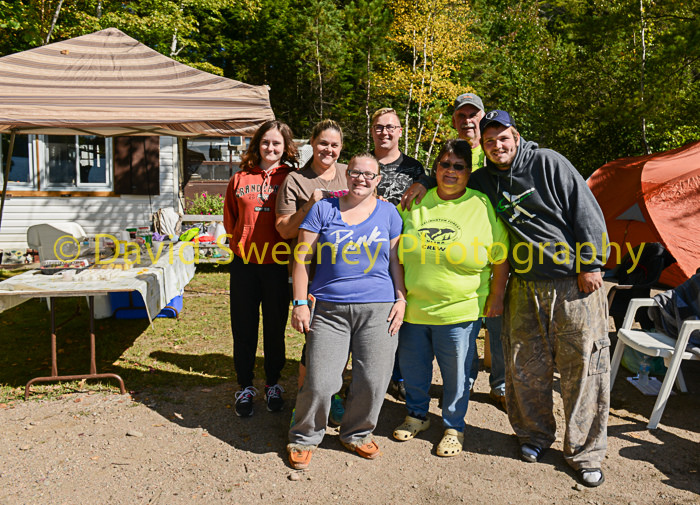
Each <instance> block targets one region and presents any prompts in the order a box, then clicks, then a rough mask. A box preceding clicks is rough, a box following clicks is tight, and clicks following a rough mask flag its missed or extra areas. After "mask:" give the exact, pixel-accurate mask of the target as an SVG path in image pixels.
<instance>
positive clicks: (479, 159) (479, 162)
mask: <svg viewBox="0 0 700 505" xmlns="http://www.w3.org/2000/svg"><path fill="white" fill-rule="evenodd" d="M484 166H486V153H484V149H483V148H482V147H481V144H479V145H478V146H476V147H474V148H473V149H472V172H474V171H476V170H479V169H480V168H481V167H484Z"/></svg>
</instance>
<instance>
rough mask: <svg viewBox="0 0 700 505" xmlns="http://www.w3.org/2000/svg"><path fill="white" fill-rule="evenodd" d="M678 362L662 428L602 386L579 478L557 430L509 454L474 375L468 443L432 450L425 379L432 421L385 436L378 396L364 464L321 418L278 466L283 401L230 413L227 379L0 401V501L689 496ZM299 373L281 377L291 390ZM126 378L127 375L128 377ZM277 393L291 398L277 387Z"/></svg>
mask: <svg viewBox="0 0 700 505" xmlns="http://www.w3.org/2000/svg"><path fill="white" fill-rule="evenodd" d="M695 364H696V363H689V364H688V365H690V366H689V367H688V371H686V381H687V382H688V384H689V388H690V389H691V393H690V394H684V395H681V394H677V395H674V396H673V397H672V398H671V400H670V401H669V404H668V406H667V408H666V411H665V414H664V417H663V418H662V424H661V425H660V427H659V429H657V430H655V431H649V430H647V429H646V422H647V418H646V416H648V415H649V414H650V412H651V408H652V406H653V402H654V398H652V397H644V396H642V395H641V394H640V393H638V392H637V390H636V389H634V388H633V387H632V386H630V385H629V384H628V383H627V381H625V379H624V377H625V376H627V375H629V374H628V373H626V372H625V371H624V370H623V371H621V373H620V374H619V377H618V381H617V384H616V387H615V390H614V391H613V402H612V403H613V405H612V406H613V408H612V410H611V415H610V423H609V450H608V456H607V459H606V461H605V466H604V470H605V474H606V483H605V484H604V485H603V486H601V487H599V488H596V489H588V488H583V487H581V486H580V485H577V484H576V481H575V480H574V476H573V472H572V471H571V470H570V469H569V468H568V466H567V465H566V464H565V463H564V460H563V458H562V455H561V438H562V434H563V432H562V429H563V426H562V424H563V423H562V422H561V421H562V404H561V399H560V398H559V396H558V394H555V409H556V415H557V419H558V421H559V427H560V433H559V437H558V441H557V443H556V444H555V445H554V447H553V450H550V451H549V452H548V453H547V454H546V455H545V457H544V459H543V460H542V462H541V463H539V464H527V463H524V462H521V461H520V460H519V459H517V458H516V449H517V444H516V440H515V438H514V436H513V435H512V431H511V429H510V425H509V424H508V420H507V417H506V415H505V413H504V412H503V411H501V410H499V409H498V408H497V407H496V406H495V405H494V404H493V403H492V402H491V401H490V399H489V398H488V378H487V375H486V374H485V373H483V372H481V373H480V374H479V379H478V381H477V384H476V393H475V394H474V395H473V397H472V401H471V402H470V407H469V412H468V414H467V423H468V426H467V430H466V433H465V435H466V436H465V439H466V442H465V450H464V452H463V453H462V454H460V455H459V456H457V457H454V458H439V457H437V456H435V446H436V445H437V443H438V442H439V440H440V437H441V435H442V429H441V425H440V421H439V417H438V415H439V410H438V400H437V397H438V396H439V394H440V378H439V375H437V374H436V376H435V378H434V381H433V384H434V386H433V393H434V394H433V396H434V398H433V401H432V403H431V414H432V416H431V419H432V423H433V426H432V427H431V428H430V429H429V430H428V431H427V432H425V433H422V434H421V435H419V437H418V438H417V439H415V440H413V441H409V442H404V443H399V442H396V441H394V440H393V439H392V438H391V432H392V430H393V428H394V427H395V426H397V425H398V424H400V422H401V421H402V420H403V417H404V415H405V410H404V407H403V405H402V404H401V403H399V402H397V401H396V400H394V399H393V397H391V396H388V395H387V397H386V401H385V405H384V409H383V411H382V415H381V417H380V424H379V426H378V428H377V430H376V432H375V439H376V441H377V443H378V444H379V446H380V447H381V449H382V452H383V454H382V456H381V457H380V458H379V459H378V460H375V461H366V460H363V459H361V458H359V457H358V456H356V455H354V454H351V453H350V452H348V451H346V450H344V449H343V448H342V446H341V445H340V443H339V441H338V436H337V431H336V430H335V429H332V428H329V429H328V431H327V436H326V438H325V439H324V441H323V444H322V445H321V447H320V448H319V450H318V451H317V452H316V453H315V454H314V456H313V460H312V462H311V468H310V469H309V470H307V471H304V472H296V471H293V470H291V469H290V468H289V466H288V465H287V462H286V453H285V444H286V430H287V426H288V423H289V415H290V410H291V408H290V406H287V408H286V409H285V411H284V412H282V413H274V414H273V413H270V412H267V410H266V409H265V408H264V406H263V403H262V400H261V399H260V397H258V398H257V400H258V401H257V403H256V412H255V415H254V416H253V417H252V418H248V419H241V418H238V417H236V416H235V415H234V413H233V409H232V406H233V393H234V386H233V385H225V386H219V387H215V388H194V389H181V388H177V387H174V388H172V389H170V390H168V391H165V392H163V391H160V392H159V394H158V395H157V397H156V395H155V394H154V393H153V392H150V391H141V392H138V393H132V394H130V395H124V396H122V395H113V394H107V393H94V394H91V393H75V394H71V395H66V396H64V397H62V398H60V399H57V400H55V399H54V400H38V401H37V400H30V401H28V402H17V403H15V404H13V405H9V406H8V405H0V423H1V424H2V426H3V429H4V436H3V443H2V444H1V446H0V503H1V504H71V505H72V504H83V503H84V504H103V503H104V504H114V505H118V504H128V505H134V504H147V503H151V504H153V503H160V504H177V503H187V504H191V503H206V504H208V503H228V504H230V503H234V504H238V503H240V504H248V503H283V502H284V503H290V504H297V503H299V504H302V503H303V504H327V503H343V504H358V503H361V504H365V503H367V504H370V503H372V504H373V503H377V504H405V503H412V504H421V503H448V504H449V503H490V504H501V503H503V504H510V503H512V504H518V505H520V504H529V503H533V504H535V503H536V504H541V503H552V504H559V503H582V504H615V505H618V504H629V505H632V504H638V505H642V504H652V503H653V504H690V503H695V504H697V503H700V494H699V493H700V475H698V471H699V469H700V395H698V394H697V393H698V384H699V383H700V367H697V366H692V365H695ZM295 381H296V377H290V378H288V379H287V381H286V382H285V383H283V385H284V386H285V388H286V389H287V391H292V390H294V387H293V384H294V382H295ZM127 386H128V385H127ZM287 398H288V403H291V402H292V401H293V397H292V396H291V395H288V397H287Z"/></svg>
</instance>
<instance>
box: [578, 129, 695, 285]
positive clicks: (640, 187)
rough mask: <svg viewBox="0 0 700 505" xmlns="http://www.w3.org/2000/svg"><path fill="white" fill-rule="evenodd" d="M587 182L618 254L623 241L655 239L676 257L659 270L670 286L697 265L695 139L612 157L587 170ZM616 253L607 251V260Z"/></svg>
mask: <svg viewBox="0 0 700 505" xmlns="http://www.w3.org/2000/svg"><path fill="white" fill-rule="evenodd" d="M588 186H589V187H590V188H591V191H592V192H593V194H594V195H595V197H596V199H597V200H598V203H599V204H600V207H601V209H602V210H603V215H604V216H605V222H606V225H607V228H608V236H609V240H610V242H616V243H618V244H620V245H621V249H622V255H624V254H625V253H626V252H627V248H626V247H625V246H624V244H625V243H628V242H629V244H630V247H635V246H637V245H639V244H641V243H642V242H661V243H662V244H663V245H664V246H665V247H666V249H667V250H668V251H669V252H670V253H671V254H672V255H673V256H674V258H676V260H677V263H675V264H674V265H671V266H670V267H668V268H667V269H666V270H665V271H664V273H663V274H662V275H661V279H660V280H661V282H663V283H664V284H668V285H670V286H678V285H679V284H681V283H683V282H684V281H686V280H687V279H689V278H690V276H692V275H693V274H694V273H695V271H696V270H697V269H698V268H699V267H700V142H695V143H692V144H688V145H686V146H684V147H681V148H678V149H674V150H672V151H666V152H662V153H655V154H650V155H647V156H639V157H634V158H623V159H619V160H616V161H612V162H610V163H608V164H606V165H604V166H602V167H601V168H599V169H598V170H596V171H595V172H594V173H593V175H591V177H590V178H589V179H588ZM616 259H617V257H616V255H615V254H611V256H610V260H609V261H608V265H607V266H609V267H613V266H615V264H616Z"/></svg>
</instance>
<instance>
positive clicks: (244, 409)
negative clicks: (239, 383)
mask: <svg viewBox="0 0 700 505" xmlns="http://www.w3.org/2000/svg"><path fill="white" fill-rule="evenodd" d="M257 394H258V390H257V389H255V388H254V387H253V386H248V387H246V388H243V389H241V390H240V391H236V395H235V396H236V415H237V416H238V417H250V416H252V415H253V397H254V396H255V395H257Z"/></svg>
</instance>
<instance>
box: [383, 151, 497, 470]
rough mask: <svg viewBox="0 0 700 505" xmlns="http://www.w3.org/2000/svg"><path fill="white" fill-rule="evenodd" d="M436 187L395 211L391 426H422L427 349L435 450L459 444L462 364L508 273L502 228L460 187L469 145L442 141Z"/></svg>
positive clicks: (400, 435)
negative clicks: (397, 397) (402, 409)
mask: <svg viewBox="0 0 700 505" xmlns="http://www.w3.org/2000/svg"><path fill="white" fill-rule="evenodd" d="M433 173H434V174H435V176H436V178H437V188H434V189H431V190H430V191H428V193H427V194H426V195H425V197H424V198H423V200H422V201H421V203H420V204H419V205H415V204H414V205H413V206H412V208H411V210H406V211H401V210H400V213H401V217H402V219H403V222H404V230H403V235H402V240H401V244H400V246H399V257H400V259H401V261H402V263H403V265H404V269H405V281H406V289H407V301H408V304H407V307H406V314H405V317H404V325H403V326H402V328H401V332H400V335H399V363H400V366H401V372H402V373H403V375H404V381H405V384H406V408H407V410H408V416H406V420H405V421H404V423H403V424H401V425H400V426H399V427H398V428H396V430H394V438H396V439H397V440H410V439H412V438H413V437H415V436H416V435H417V434H418V433H419V432H421V431H424V430H426V429H428V427H429V425H430V421H429V420H428V419H427V414H428V407H429V403H430V396H429V394H428V390H429V388H430V383H431V379H432V369H433V365H432V363H433V356H434V357H435V358H437V361H438V365H439V366H440V372H441V374H442V379H443V401H442V419H443V424H444V425H445V428H446V429H445V434H444V436H443V438H442V440H441V441H440V443H439V445H438V447H437V454H438V456H454V455H457V454H459V453H460V452H461V451H462V445H463V442H464V426H465V423H464V417H465V415H466V413H467V405H468V403H469V371H470V366H471V363H472V359H473V357H474V353H475V352H476V337H477V335H478V333H479V329H480V327H481V320H480V318H481V317H482V316H487V317H492V316H497V315H500V314H502V313H503V296H504V293H505V286H506V282H507V279H508V262H507V261H506V260H507V252H508V234H507V231H506V228H505V226H504V225H503V223H501V221H500V220H499V219H498V217H497V216H496V212H495V211H494V209H493V207H492V206H491V203H490V202H489V200H488V198H486V196H485V195H484V194H483V193H480V192H479V191H475V190H473V189H469V188H467V181H468V180H469V175H470V174H471V148H470V146H469V144H468V143H467V142H466V141H464V140H449V141H447V142H446V143H445V146H444V147H443V148H442V150H441V151H440V153H439V154H438V156H437V158H436V161H435V164H434V166H433Z"/></svg>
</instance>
